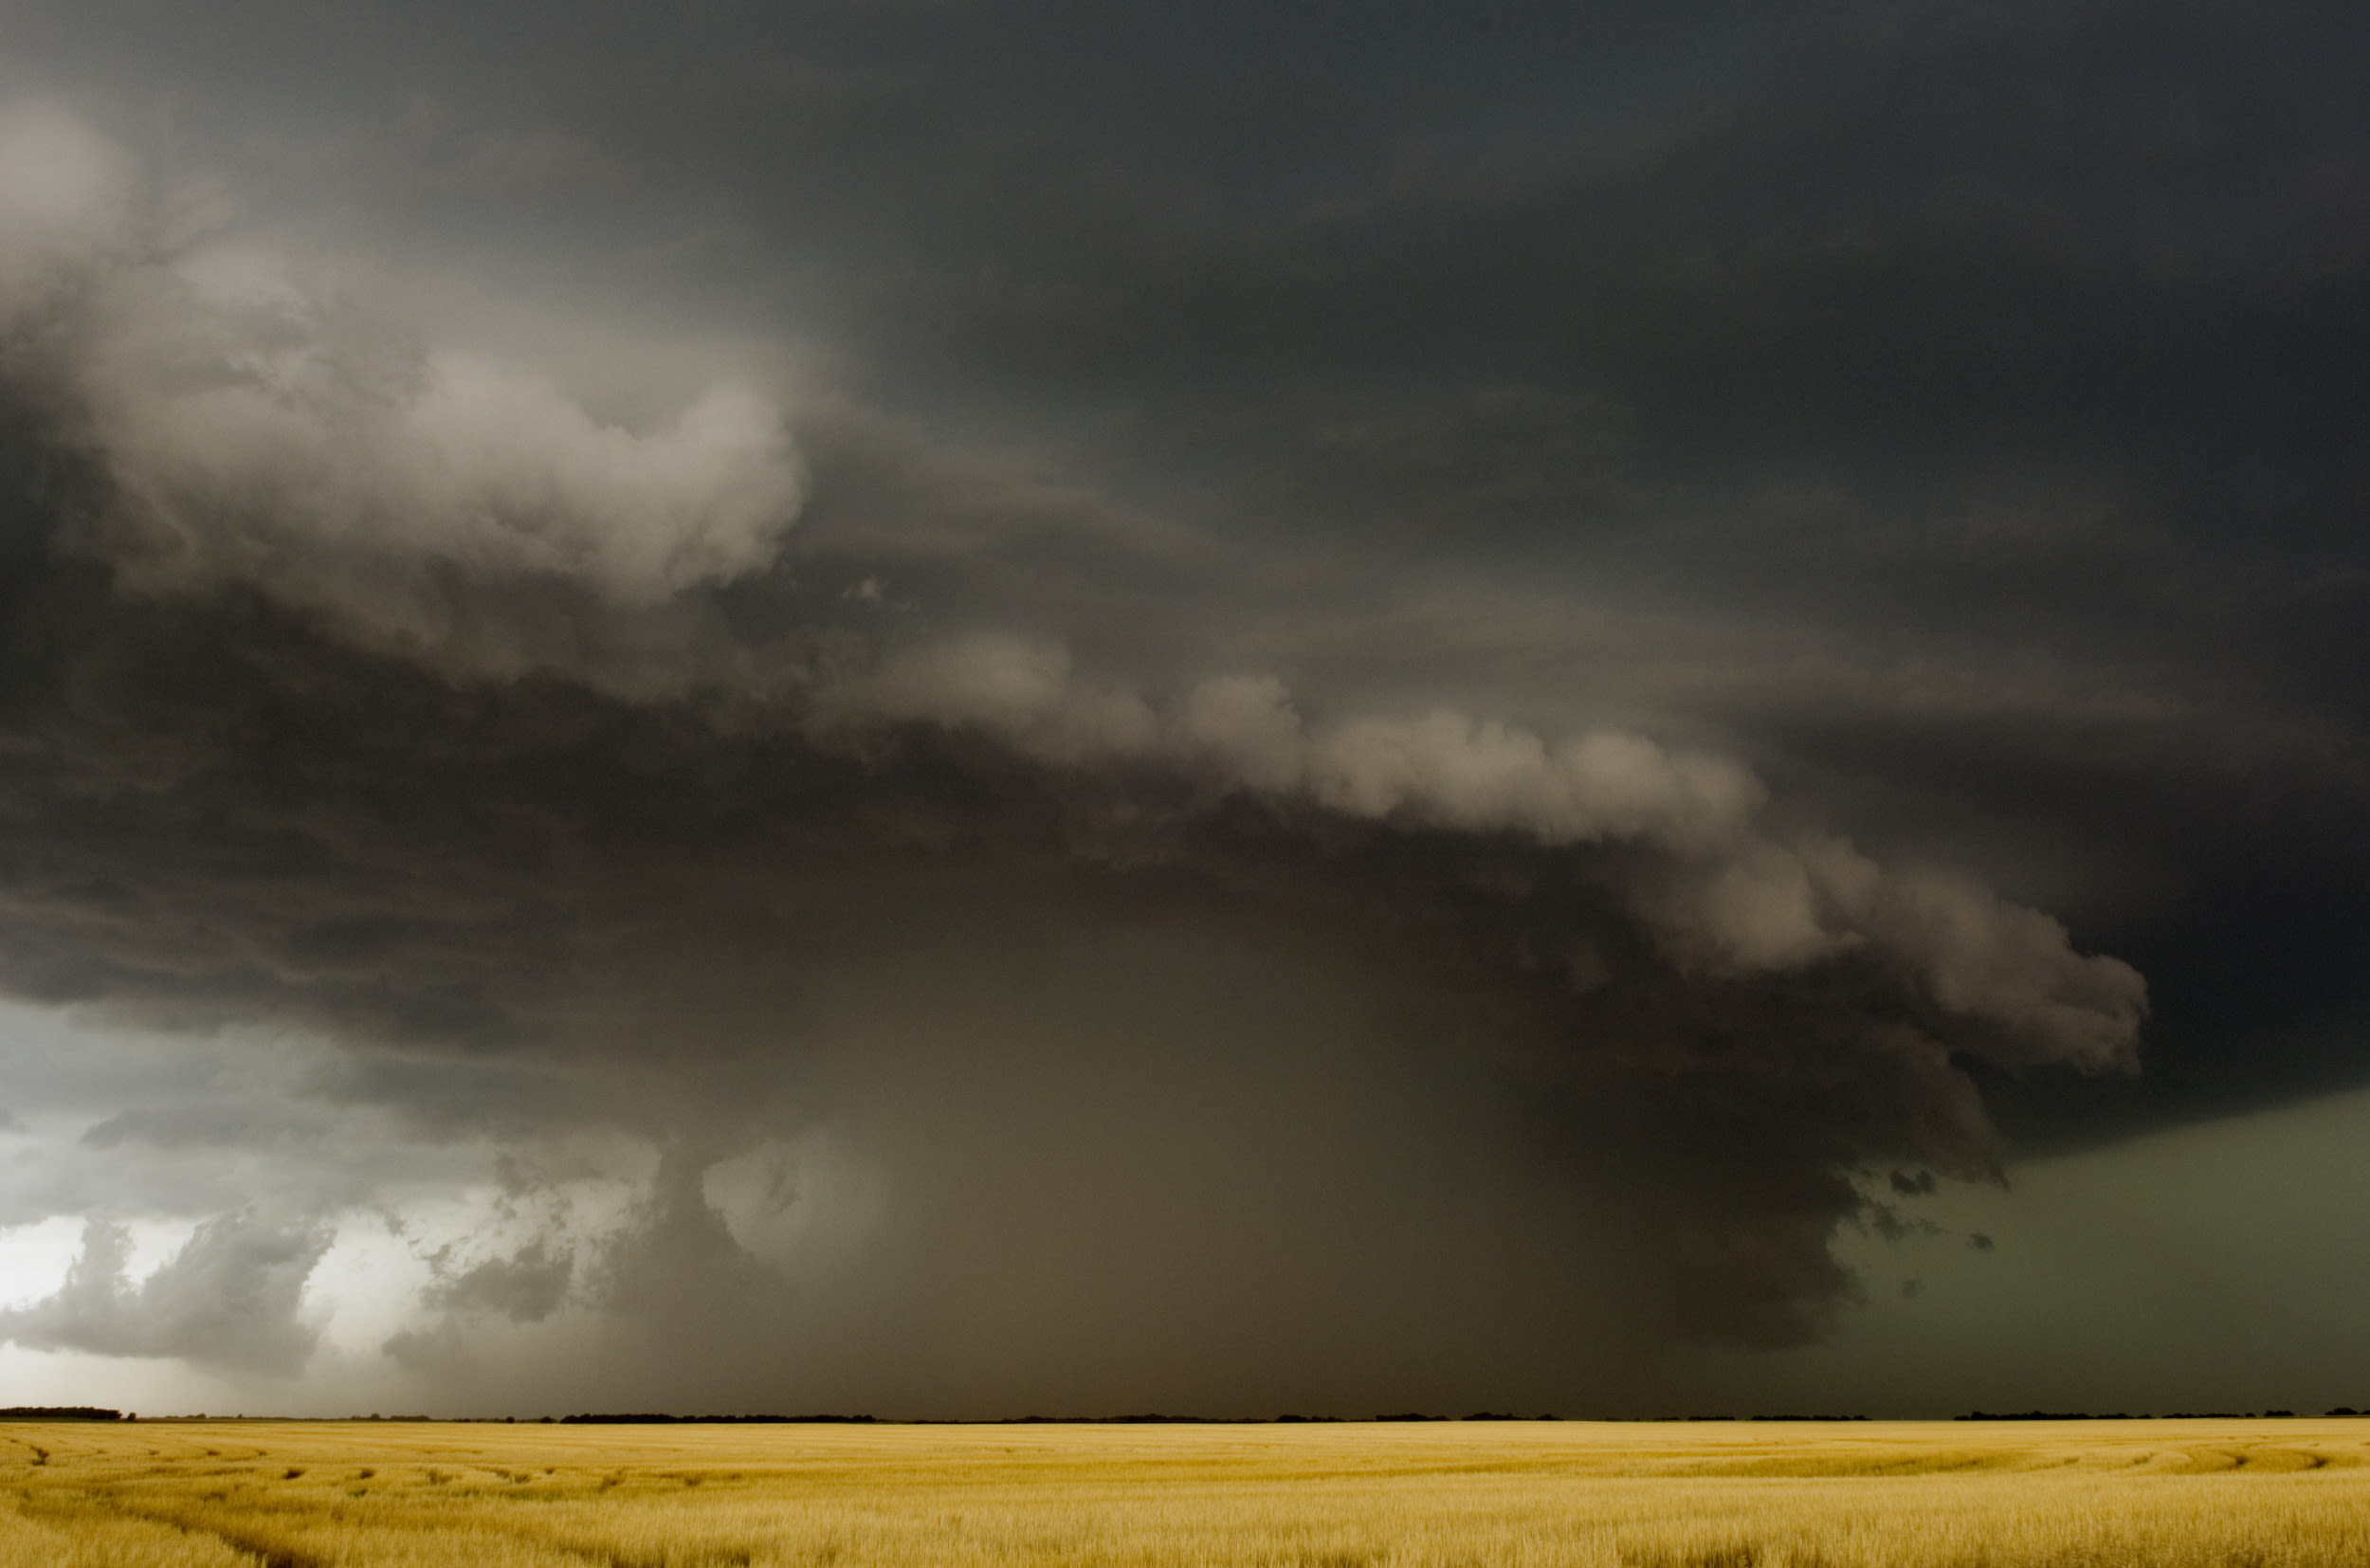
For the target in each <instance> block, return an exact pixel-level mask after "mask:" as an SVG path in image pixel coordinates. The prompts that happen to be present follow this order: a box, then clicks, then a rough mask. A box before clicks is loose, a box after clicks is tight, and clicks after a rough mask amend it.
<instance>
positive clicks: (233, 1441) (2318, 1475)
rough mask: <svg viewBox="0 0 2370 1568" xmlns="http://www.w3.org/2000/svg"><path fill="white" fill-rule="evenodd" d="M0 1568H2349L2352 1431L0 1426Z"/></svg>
mask: <svg viewBox="0 0 2370 1568" xmlns="http://www.w3.org/2000/svg"><path fill="white" fill-rule="evenodd" d="M0 1488H5V1489H4V1490H0V1499H5V1503H6V1512H5V1513H0V1568H19V1565H26V1568H29V1565H31V1564H35V1563H41V1564H52V1563H66V1564H77V1565H89V1568H97V1565H99V1564H102V1563H103V1564H109V1565H114V1564H136V1565H138V1568H237V1565H242V1564H256V1563H260V1564H263V1565H264V1568H330V1565H346V1564H363V1563H382V1562H384V1563H393V1562H402V1563H418V1564H429V1563H468V1564H492V1565H500V1568H558V1565H561V1564H573V1565H578V1568H581V1565H582V1564H585V1563H588V1562H591V1563H596V1564H603V1565H607V1568H723V1565H725V1564H733V1565H737V1568H758V1565H787V1564H811V1563H833V1564H884V1565H887V1564H907V1563H919V1562H933V1563H936V1562H953V1563H981V1564H986V1563H997V1564H1017V1563H1032V1562H1112V1563H1133V1564H1145V1565H1152V1564H1163V1565H1165V1564H1179V1565H1182V1564H1186V1563H1247V1564H1249V1563H1256V1564H1263V1565H1269V1568H1274V1565H1283V1564H1325V1565H1328V1568H1352V1565H1360V1564H1370V1565H1377V1568H1379V1565H1384V1564H1391V1565H1423V1568H1430V1565H1433V1564H1439V1565H1446V1564H1450V1563H1458V1564H1525V1565H1530V1564H1565V1563H1570V1564H1640V1565H1650V1568H1742V1565H1745V1564H1781V1563H1783V1564H1803V1565H1807V1564H1819V1565H1822V1568H1856V1565H1861V1564H1868V1565H1874V1564H1880V1563H1898V1562H1904V1561H1915V1562H1921V1563H1936V1564H1960V1563H1965V1564H1977V1563H1981V1564H1988V1565H1996V1568H2007V1565H2016V1564H2042V1563H2049V1564H2058V1563H2096V1564H2106V1563H2123V1562H2137V1561H2145V1562H2150V1563H2173V1564H2198V1565H2203V1564H2223V1563H2241V1562H2243V1563H2250V1564H2257V1565H2289V1568H2307V1565H2321V1564H2334V1563H2358V1562H2361V1561H2362V1560H2364V1559H2365V1557H2366V1556H2370V1429H2365V1428H2364V1427H2363V1426H2362V1425H2361V1422H2360V1421H2359V1420H2357V1419H2349V1418H2345V1417H2334V1418H2324V1417H2257V1418H2250V1419H2244V1420H2231V1419H2216V1418H2201V1417H2189V1418H2179V1417H2156V1418H2131V1419H2126V1420H2120V1421H2117V1420H2100V1419H2095V1418H2092V1419H2083V1420H2069V1421H2030V1422H1981V1423H1977V1422H1962V1421H1948V1420H1930V1421H1882V1422H1880V1421H1852V1422H1849V1423H1841V1422H1838V1423H1815V1424H1812V1423H1774V1422H1772V1423H1753V1422H1731V1421H1704V1422H1686V1421H1674V1422H1631V1421H1623V1422H1608V1421H1577V1420H1571V1421H1565V1420H1559V1421H1553V1422H1548V1421H1522V1420H1517V1421H1486V1422H1467V1421H1454V1422H1449V1421H1443V1422H1404V1423H1401V1422H1340V1423H1334V1422H1325V1423H1293V1422H1260V1423H1216V1422H1212V1423H1159V1424H1150V1423H1127V1422H1116V1423H1100V1424H1085V1423H1060V1424H1055V1423H1028V1422H1013V1423H1001V1424H994V1425H988V1424H964V1425H954V1424H932V1425H891V1424H887V1423H806V1424H791V1423H783V1424H774V1425H764V1426H753V1425H746V1424H732V1425H726V1424H721V1423H695V1422H678V1423H668V1424H664V1425H658V1426H648V1427H636V1426H630V1425H621V1424H594V1423H575V1424H569V1423H561V1422H557V1421H555V1422H552V1423H549V1424H545V1423H542V1422H539V1421H538V1422H533V1423H504V1422H500V1421H494V1422H484V1421H476V1422H427V1423H421V1422H412V1421H401V1420H392V1421H391V1420H384V1419H382V1420H380V1421H378V1422H371V1421H368V1420H363V1421H337V1420H315V1421H269V1420H262V1419H229V1420H220V1419H215V1420H208V1421H202V1422H201V1421H196V1420H180V1421H153V1420H141V1421H138V1422H16V1423H0Z"/></svg>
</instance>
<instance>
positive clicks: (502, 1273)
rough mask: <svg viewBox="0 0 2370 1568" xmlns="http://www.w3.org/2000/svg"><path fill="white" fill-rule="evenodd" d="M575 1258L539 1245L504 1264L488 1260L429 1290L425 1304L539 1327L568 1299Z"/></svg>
mask: <svg viewBox="0 0 2370 1568" xmlns="http://www.w3.org/2000/svg"><path fill="white" fill-rule="evenodd" d="M574 1273H575V1257H574V1254H573V1253H572V1252H570V1251H569V1250H568V1249H566V1248H564V1247H557V1246H555V1245H554V1244H552V1243H551V1242H549V1241H547V1240H543V1239H538V1240H536V1241H533V1242H530V1243H528V1244H527V1245H526V1246H525V1247H523V1248H521V1249H520V1250H519V1251H518V1252H516V1253H514V1254H512V1255H511V1256H509V1257H506V1258H487V1259H485V1260H484V1261H483V1262H482V1263H477V1264H472V1265H471V1266H470V1267H467V1268H465V1269H462V1270H461V1271H459V1272H458V1273H453V1274H448V1275H447V1276H446V1277H444V1278H442V1279H440V1280H438V1281H437V1282H436V1284H435V1285H432V1286H430V1287H429V1288H428V1292H427V1294H426V1295H425V1297H424V1298H423V1300H424V1302H425V1303H426V1304H428V1306H431V1307H435V1308H439V1309H441V1310H444V1311H447V1312H451V1313H459V1314H466V1313H472V1312H490V1313H494V1314H497V1315H499V1316H501V1317H503V1318H507V1319H509V1320H510V1321H511V1322H542V1321H543V1320H544V1319H545V1318H548V1317H550V1316H551V1315H552V1314H553V1313H554V1312H556V1311H557V1310H558V1309H559V1305H560V1304H561V1303H562V1302H564V1301H565V1300H566V1299H567V1296H568V1284H569V1281H570V1280H571V1279H572V1278H573V1277H574Z"/></svg>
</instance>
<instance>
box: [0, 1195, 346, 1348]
mask: <svg viewBox="0 0 2370 1568" xmlns="http://www.w3.org/2000/svg"><path fill="white" fill-rule="evenodd" d="M331 1240H332V1232H331V1231H330V1229H329V1228H328V1227H327V1226H324V1225H322V1224H319V1223H318V1222H316V1221H312V1220H308V1219H301V1218H286V1217H283V1218H274V1217H271V1216H268V1215H265V1214H264V1213H261V1212H258V1211H256V1210H252V1209H244V1210H239V1211H236V1212H231V1213H228V1214H220V1215H217V1216H215V1217H214V1218H212V1219H210V1220H208V1221H206V1222H205V1223H204V1224H202V1225H200V1226H199V1227H198V1228H197V1231H196V1232H195V1233H194V1234H193V1235H191V1237H190V1239H189V1241H188V1242H187V1243H186V1244H185V1245H184V1246H183V1247H182V1248H181V1249H180V1250H179V1251H177V1252H175V1253H174V1254H173V1256H172V1257H171V1258H170V1259H168V1260H167V1261H166V1262H165V1264H164V1266H163V1267H160V1268H158V1269H157V1270H156V1271H155V1273H153V1274H151V1275H150V1276H149V1277H148V1278H147V1279H145V1280H142V1281H140V1282H139V1283H138V1284H137V1285H134V1284H132V1283H131V1280H130V1278H129V1275H130V1264H131V1252H132V1233H131V1231H130V1230H129V1229H128V1228H126V1227H124V1226H122V1225H120V1224H117V1223H114V1222H112V1221H109V1220H104V1219H93V1220H91V1221H89V1222H88V1223H87V1224H86V1225H85V1226H84V1227H83V1230H82V1252H81V1253H80V1255H78V1256H77V1257H76V1258H75V1260H74V1264H73V1267H70V1268H69V1269H68V1270H67V1271H66V1277H65V1281H64V1284H63V1285H60V1286H59V1288H58V1290H57V1293H56V1294H54V1295H51V1296H47V1297H45V1298H43V1299H42V1300H40V1301H37V1302H34V1303H32V1304H28V1305H26V1306H21V1307H15V1308H11V1309H9V1310H7V1311H0V1340H13V1341H15V1342H16V1343H18V1344H20V1345H24V1346H26V1347H27V1348H28V1349H33V1350H79V1351H87V1352H92V1353H95V1354H98V1355H101V1356H132V1357H171V1358H178V1359H181V1360H186V1361H190V1362H192V1363H196V1364H199V1365H211V1366H220V1367H228V1368H235V1369H239V1370H243V1371H249V1372H260V1373H271V1374H290V1373H294V1372H296V1371H298V1370H299V1369H301V1367H302V1366H303V1364H304V1362H305V1360H306V1358H308V1357H310V1356H311V1354H312V1351H313V1345H314V1342H315V1341H316V1340H317V1339H318V1338H319V1330H318V1329H317V1328H316V1327H315V1326H314V1325H312V1324H311V1323H309V1322H305V1321H304V1319H303V1317H302V1312H301V1308H302V1305H303V1298H304V1285H305V1282H306V1280H307V1279H308V1278H310V1277H311V1275H312V1272H313V1267H314V1266H315V1265H316V1264H318V1263H319V1262H320V1260H321V1256H322V1254H324V1253H325V1252H327V1251H328V1250H329V1245H330V1242H331Z"/></svg>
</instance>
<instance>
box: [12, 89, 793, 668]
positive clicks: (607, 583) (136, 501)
mask: <svg viewBox="0 0 2370 1568" xmlns="http://www.w3.org/2000/svg"><path fill="white" fill-rule="evenodd" d="M129 171H130V165H129V162H128V160H127V159H126V158H125V157H124V156H123V155H121V154H120V153H118V152H117V151H116V150H115V149H114V148H112V147H111V146H110V145H109V144H108V143H107V142H106V141H105V140H104V139H103V138H101V137H99V136H97V135H96V134H95V133H94V132H92V131H90V130H89V129H88V128H87V127H85V126H83V125H82V124H81V123H79V122H78V121H76V120H75V119H72V118H71V117H69V116H66V115H64V114H63V113H61V112H58V111H54V110H20V111H16V112H14V113H11V114H9V116H7V117H5V118H0V316H5V317H8V318H12V319H19V320H22V319H25V318H27V316H28V314H29V313H32V312H34V311H35V310H36V308H37V307H39V306H41V305H42V304H44V303H45V302H46V301H50V300H52V299H53V298H54V299H58V300H62V301H65V300H69V297H70V302H69V303H68V304H62V305H61V306H60V311H61V312H63V314H64V316H66V317H67V318H68V319H67V320H65V321H64V322H63V323H52V325H54V326H55V327H56V331H57V336H58V337H59V338H60V339H61V341H59V342H56V343H54V344H52V345H51V347H52V348H53V349H54V351H55V354H54V357H55V360H56V363H55V364H54V365H52V366H51V367H50V368H49V369H48V372H47V374H50V375H52V376H53V377H55V378H56V379H57V380H58V381H59V382H60V383H61V387H60V390H61V391H62V392H63V394H64V399H65V400H66V401H67V402H68V403H69V404H70V405H71V409H72V411H71V413H70V415H68V416H67V417H68V420H69V424H70V428H68V429H67V430H66V431H65V432H64V436H65V438H66V439H68V440H69V441H70V442H71V443H72V444H74V445H75V446H77V447H80V448H81V449H82V450H83V451H84V452H85V454H86V455H87V456H88V457H89V458H90V459H91V460H92V461H93V462H94V463H95V464H96V465H97V466H98V468H99V470H100V473H101V474H102V475H103V477H104V480H105V483H106V485H107V487H108V494H107V496H106V498H105V500H104V501H103V503H102V504H101V505H100V509H99V511H98V513H97V515H95V516H94V517H92V518H90V519H87V520H86V532H87V535H88V536H89V537H87V538H84V540H83V545H84V547H85V548H88V549H93V550H96V551H98V552H99V553H100V554H103V555H104V556H106V557H107V558H109V559H110V560H111V561H112V562H113V563H114V564H115V565H116V566H117V568H118V570H119V571H121V572H124V573H125V574H128V576H129V578H130V580H132V581H134V582H135V583H137V584H140V585H143V586H146V587H149V588H152V589H157V588H162V589H174V588H190V587H208V586H213V585H217V584H221V583H226V582H233V581H237V582H246V583H249V584H252V585H254V586H257V587H260V588H262V589H264V591H265V592H267V593H272V594H274V595H275V596H277V597H279V598H281V599H283V601H285V602H288V603H291V604H294V605H296V606H298V607H300V608H303V609H307V610H312V611H327V612H331V613H333V614H336V615H338V616H340V617H342V618H344V619H345V620H346V621H348V622H349V623H351V624H353V625H354V626H355V627H356V629H360V630H361V631H363V632H365V633H366V634H370V635H372V636H373V637H374V638H375V639H377V640H385V639H387V638H389V637H395V638H398V639H399V640H401V641H403V642H405V643H408V644H410V645H412V646H415V647H429V648H441V647H444V646H445V645H447V644H449V643H450V642H451V641H453V635H452V633H453V628H452V627H451V625H450V622H451V620H452V618H453V614H454V611H453V610H452V607H451V604H450V595H449V594H448V593H447V592H446V588H447V582H448V581H449V580H458V581H461V582H468V583H476V584H481V585H482V584H486V583H493V584H500V583H503V582H508V581H525V582H545V583H555V584H558V585H562V586H564V587H566V588H569V589H573V590H576V591H580V592H581V593H584V594H587V595H589V596H591V597H592V598H593V599H594V600H596V601H599V602H601V603H604V604H607V605H611V606H614V607H620V608H622V609H624V610H628V611H631V610H647V609H649V608H650V607H654V606H658V605H661V604H664V603H665V601H666V600H668V599H670V598H672V597H674V596H676V595H678V594H681V593H684V592H685V591H687V590H692V589H697V588H702V587H706V586H712V585H716V584H720V583H724V582H728V581H731V580H733V579H735V578H738V577H742V576H746V575H748V574H752V573H755V572H758V571H761V570H763V569H764V568H765V567H767V566H768V565H769V564H770V563H771V562H772V561H773V560H774V559H775V555H776V553H777V552H778V550H779V547H780V543H781V539H782V537H783V535H784V534H785V532H786V531H787V530H788V529H789V528H790V527H791V526H792V524H793V522H794V521H795V520H796V518H797V516H798V512H799V508H800V504H801V501H802V487H803V482H802V476H801V472H800V466H799V463H798V459H797V454H796V453H795V451H794V450H793V447H792V444H791V440H790V436H789V433H788V428H787V426H786V423H785V416H784V412H783V410H782V409H781V408H780V406H779V404H778V401H777V399H775V397H774V396H773V395H771V394H769V393H768V392H765V391H764V390H762V389H760V388H758V387H756V386H753V385H749V384H745V383H742V382H738V381H734V380H729V379H726V380H718V381H715V382H713V383H712V384H710V385H709V386H707V387H706V388H705V390H703V391H702V392H698V393H697V394H696V395H694V396H693V397H691V398H690V399H689V401H688V402H687V403H684V404H682V405H680V406H679V407H678V408H677V409H676V410H674V411H673V412H672V414H671V415H666V416H663V417H661V418H659V419H657V420H655V421H646V422H643V423H641V424H638V425H632V426H629V425H628V424H627V423H625V422H623V421H620V420H616V419H611V418H607V417H604V416H602V415H601V414H599V413H597V412H596V411H595V410H593V408H592V407H590V406H588V404H587V403H586V401H585V400H584V399H583V398H581V397H579V396H577V395H575V394H574V393H572V392H570V391H568V390H566V389H565V388H563V387H562V386H560V385H559V384H558V383H557V382H556V380H555V379H553V377H552V376H550V375H549V374H544V373H542V372H540V371H538V369H536V368H534V367H532V366H526V365H520V364H518V363H514V362H511V361H509V360H508V359H505V358H504V357H502V356H498V355H496V354H492V353H489V352H484V351H483V350H480V349H478V348H475V347H473V346H471V345H470V344H468V343H467V342H455V341H447V340H446V339H445V337H444V336H443V335H440V333H439V332H438V331H437V330H436V329H435V328H434V326H433V324H432V323H430V324H428V325H426V326H413V325H409V324H405V323H402V322H400V321H398V320H397V319H394V316H393V315H392V313H390V312H387V311H382V310H379V309H375V308H374V306H373V304H372V302H371V301H368V300H367V299H358V298H356V297H354V296H353V294H352V293H351V292H350V290H349V289H348V288H346V287H345V286H343V285H342V284H341V283H340V281H339V279H338V278H337V276H335V275H334V273H329V272H325V271H324V270H323V269H321V268H319V267H318V266H316V267H315V268H312V269H310V270H307V269H305V268H301V267H299V266H298V265H296V264H293V263H291V262H290V261H289V260H288V259H286V258H285V257H282V256H278V255H275V254H273V253H271V252H269V251H266V250H262V249H258V248H254V247H252V246H239V245H236V244H232V243H230V242H228V241H227V240H221V239H217V240H214V241H211V242H210V243H205V244H199V245H194V246H180V247H174V246H166V245H164V244H162V242H161V241H159V240H158V239H157V238H156V236H155V234H154V233H152V232H151V230H152V229H153V228H155V225H153V224H148V223H145V222H144V221H143V220H142V218H141V216H140V213H139V211H138V210H137V208H136V206H135V204H134V203H133V202H132V201H131V200H130V198H129V194H128V192H129V191H131V189H132V186H133V181H132V177H131V173H130V172H129Z"/></svg>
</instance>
